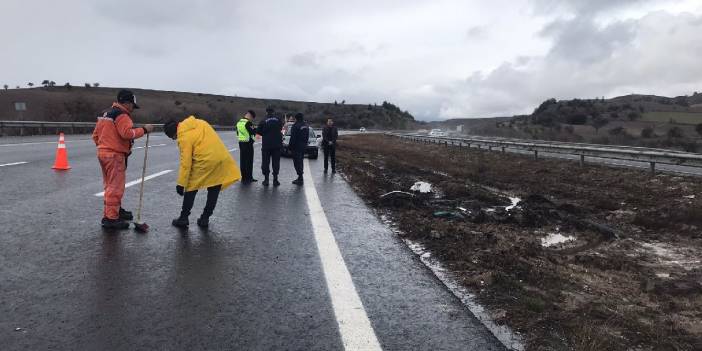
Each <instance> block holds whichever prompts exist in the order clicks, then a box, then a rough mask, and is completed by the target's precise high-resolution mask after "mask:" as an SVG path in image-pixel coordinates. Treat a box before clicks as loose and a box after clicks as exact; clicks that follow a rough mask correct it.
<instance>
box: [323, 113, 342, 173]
mask: <svg viewBox="0 0 702 351" xmlns="http://www.w3.org/2000/svg"><path fill="white" fill-rule="evenodd" d="M338 138H339V130H337V129H336V127H335V126H334V120H332V119H331V118H329V119H327V125H326V126H324V128H323V129H322V150H323V151H324V173H327V170H328V169H329V159H330V158H331V168H332V173H336V139H338Z"/></svg>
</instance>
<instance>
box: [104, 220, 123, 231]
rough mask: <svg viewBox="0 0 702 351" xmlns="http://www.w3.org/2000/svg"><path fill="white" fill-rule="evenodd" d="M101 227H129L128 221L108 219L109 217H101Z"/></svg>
mask: <svg viewBox="0 0 702 351" xmlns="http://www.w3.org/2000/svg"><path fill="white" fill-rule="evenodd" d="M102 227H103V228H105V229H127V228H129V223H127V222H125V221H124V220H122V219H119V218H117V219H109V218H103V219H102Z"/></svg>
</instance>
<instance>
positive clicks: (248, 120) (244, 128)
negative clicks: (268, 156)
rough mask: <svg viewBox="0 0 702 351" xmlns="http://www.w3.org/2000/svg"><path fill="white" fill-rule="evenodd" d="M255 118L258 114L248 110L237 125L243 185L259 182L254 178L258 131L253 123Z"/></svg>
mask: <svg viewBox="0 0 702 351" xmlns="http://www.w3.org/2000/svg"><path fill="white" fill-rule="evenodd" d="M254 118H256V112H254V111H252V110H248V111H247V112H246V114H245V115H244V117H243V118H242V119H240V120H239V122H237V124H236V134H237V136H238V137H239V168H241V181H242V182H243V183H251V182H257V181H258V180H257V179H254V177H253V159H254V141H255V140H256V129H255V128H254V126H253V123H252V121H253V120H254Z"/></svg>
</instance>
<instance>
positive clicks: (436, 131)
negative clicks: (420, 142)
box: [429, 129, 446, 136]
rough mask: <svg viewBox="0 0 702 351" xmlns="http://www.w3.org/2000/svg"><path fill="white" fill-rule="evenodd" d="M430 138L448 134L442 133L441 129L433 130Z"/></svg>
mask: <svg viewBox="0 0 702 351" xmlns="http://www.w3.org/2000/svg"><path fill="white" fill-rule="evenodd" d="M429 135H430V136H446V132H444V131H442V130H441V129H432V130H431V131H430V132H429Z"/></svg>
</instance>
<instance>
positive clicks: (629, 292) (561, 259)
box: [339, 135, 702, 351]
mask: <svg viewBox="0 0 702 351" xmlns="http://www.w3.org/2000/svg"><path fill="white" fill-rule="evenodd" d="M340 147H341V148H343V150H341V151H342V152H340V153H339V155H340V156H339V157H340V160H341V161H342V162H340V163H341V164H342V167H343V168H344V169H343V171H344V176H345V177H347V179H348V180H349V182H350V183H351V184H352V185H353V186H354V188H355V189H356V190H357V191H358V192H359V194H360V195H361V196H362V197H363V198H365V199H366V200H367V201H369V202H370V204H371V205H372V206H373V207H374V208H375V209H376V210H377V211H378V212H379V213H380V214H382V215H383V218H384V219H385V221H386V222H388V223H392V224H393V227H394V228H395V229H396V232H397V233H398V235H399V236H401V237H402V239H403V240H404V241H405V242H414V243H417V244H418V245H421V247H422V250H421V252H420V253H418V255H422V256H423V258H422V261H423V262H425V263H426V262H433V263H437V264H440V265H441V266H442V267H443V268H442V270H441V271H439V270H434V271H435V274H437V276H441V274H445V273H446V272H449V273H450V274H451V275H452V276H453V277H454V278H455V282H456V284H458V285H460V288H461V289H463V290H464V291H467V292H470V293H472V294H474V295H473V297H474V303H477V304H479V305H480V306H483V307H484V308H485V311H486V314H487V315H488V317H490V318H487V319H489V320H492V321H493V322H494V323H495V324H493V327H494V326H496V324H499V325H498V326H497V327H500V326H509V327H512V328H514V330H519V331H523V332H524V343H525V345H524V348H525V349H546V350H571V349H576V350H577V349H593V350H614V351H623V350H633V349H636V350H666V349H670V350H702V328H700V324H699V321H700V314H699V311H701V310H702V300H701V299H699V298H698V296H699V291H701V290H702V273H701V272H702V262H700V260H702V241H700V239H702V230H700V228H702V199H701V198H700V197H699V196H695V197H690V196H691V194H700V193H702V182H700V181H699V179H697V178H692V177H673V176H670V175H668V174H665V173H660V174H658V175H656V177H650V175H649V174H648V173H647V172H642V171H640V170H635V169H626V168H609V167H604V166H597V165H589V166H587V167H583V168H577V171H573V170H574V167H577V164H574V163H572V162H569V161H563V160H553V159H548V158H543V159H541V160H539V161H538V162H535V161H533V159H532V158H530V157H524V156H522V155H513V154H509V153H507V154H502V153H485V152H477V151H473V150H468V149H467V148H465V149H451V150H448V151H447V150H446V149H445V148H442V147H435V146H431V145H423V144H415V143H411V142H403V141H400V140H398V139H396V138H390V137H384V136H381V135H363V136H346V137H344V143H343V145H342V144H340ZM363 160H370V162H369V163H368V164H367V165H366V164H363V163H362V162H363ZM417 165H421V167H419V166H417ZM381 166H382V168H381ZM408 178H409V179H422V182H423V183H426V184H430V185H431V191H430V192H431V196H427V194H426V193H421V192H420V191H415V190H414V189H412V190H411V193H413V195H414V196H409V195H412V194H411V193H406V194H402V195H398V194H396V195H388V196H387V199H384V200H383V199H378V191H380V192H381V193H382V192H392V191H393V190H397V189H404V188H406V187H408V184H407V179H408ZM417 187H419V186H417ZM415 189H417V188H415ZM439 190H440V191H439ZM408 194H409V195H408ZM505 194H510V195H509V196H507V195H505ZM517 196H519V197H520V198H521V199H520V200H519V201H517V199H516V197H517ZM549 233H551V234H553V235H548V234H549ZM542 240H543V241H542ZM544 243H545V244H546V245H548V246H545V245H543V244H544ZM642 243H649V244H651V245H653V246H649V247H647V246H642ZM410 246H411V247H412V246H413V245H410ZM413 250H414V249H413ZM415 252H417V251H416V250H415ZM428 253H431V254H428ZM440 279H441V278H440ZM462 300H463V301H464V303H466V300H464V299H462ZM467 305H468V306H470V302H468V303H467ZM471 311H473V309H471ZM479 318H480V317H479ZM480 319H481V320H483V318H480ZM486 325H489V323H487V324H486ZM489 328H490V327H489ZM490 330H493V332H494V330H495V329H494V328H490ZM496 335H497V334H496Z"/></svg>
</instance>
